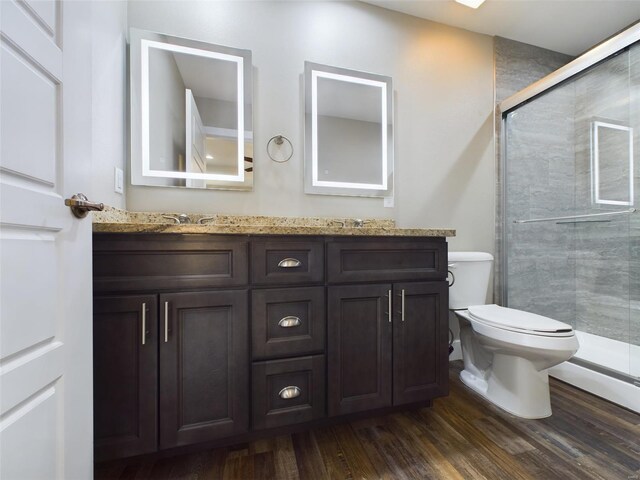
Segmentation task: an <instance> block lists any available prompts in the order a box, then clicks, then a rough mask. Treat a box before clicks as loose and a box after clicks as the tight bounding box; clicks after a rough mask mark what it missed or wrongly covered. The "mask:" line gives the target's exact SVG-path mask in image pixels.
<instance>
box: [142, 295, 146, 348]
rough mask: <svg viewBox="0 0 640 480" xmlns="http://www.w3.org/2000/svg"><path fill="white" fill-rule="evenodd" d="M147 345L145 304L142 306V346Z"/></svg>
mask: <svg viewBox="0 0 640 480" xmlns="http://www.w3.org/2000/svg"><path fill="white" fill-rule="evenodd" d="M146 343H147V304H146V303H143V304H142V344H143V345H144V344H146Z"/></svg>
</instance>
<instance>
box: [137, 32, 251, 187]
mask: <svg viewBox="0 0 640 480" xmlns="http://www.w3.org/2000/svg"><path fill="white" fill-rule="evenodd" d="M160 38H161V39H163V40H165V41H159V40H158V39H160ZM151 48H156V49H159V50H166V51H169V52H178V53H186V54H191V55H196V56H199V57H202V58H210V59H217V60H224V61H229V62H233V63H235V64H236V74H237V77H236V78H237V97H236V102H237V117H238V118H237V126H236V128H237V131H238V135H237V144H238V162H237V165H238V174H237V175H227V174H216V173H194V172H180V171H169V170H153V169H152V168H151V162H150V132H149V102H150V98H149V82H150V78H149V49H151ZM129 65H130V95H131V97H130V101H131V112H130V115H131V158H130V166H131V184H132V185H143V186H162V187H178V188H190V187H188V186H186V185H175V186H174V185H162V184H156V183H154V182H153V180H154V179H156V180H157V179H163V178H164V179H166V178H169V179H185V180H205V181H206V180H212V181H225V182H229V183H228V185H220V186H217V185H216V186H215V187H207V188H203V189H202V190H245V191H247V190H252V188H253V185H245V184H244V182H245V160H244V153H245V143H246V142H247V141H251V142H253V118H252V115H253V101H252V76H251V74H252V72H251V69H252V61H251V50H243V49H238V48H231V47H225V46H221V45H215V44H210V43H206V42H201V41H197V40H189V39H185V38H181V37H175V36H172V35H166V34H163V33H158V32H152V31H147V30H140V29H136V28H131V29H130V61H129ZM246 105H250V109H249V115H245V108H246ZM185 115H186V114H185ZM185 120H186V119H185ZM254 164H255V162H254ZM198 189H199V190H200V188H198Z"/></svg>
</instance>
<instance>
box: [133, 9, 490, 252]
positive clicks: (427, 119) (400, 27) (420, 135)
mask: <svg viewBox="0 0 640 480" xmlns="http://www.w3.org/2000/svg"><path fill="white" fill-rule="evenodd" d="M128 14H129V25H130V26H132V27H137V28H142V29H146V30H152V31H158V32H163V33H167V34H171V35H177V36H182V37H187V38H194V39H198V40H202V41H207V42H211V43H216V44H222V45H228V46H233V47H237V48H246V49H250V50H252V52H253V65H254V120H255V122H254V140H255V142H254V145H255V165H254V166H255V184H254V191H253V192H251V193H244V192H227V191H215V192H211V191H200V190H198V191H186V190H182V189H162V188H154V187H129V188H128V191H127V195H128V197H127V207H128V209H129V210H143V211H152V210H155V211H158V210H161V211H197V212H203V213H231V214H265V215H285V216H297V215H300V216H332V215H339V216H345V215H348V216H353V217H380V218H394V219H395V220H396V222H397V223H398V225H400V226H405V227H408V226H413V227H427V226H447V227H453V228H456V229H457V230H458V237H456V238H455V239H452V240H451V248H452V249H456V250H462V249H474V250H484V251H489V252H492V251H493V248H494V198H493V193H494V167H493V163H494V158H493V154H494V149H493V125H492V124H493V46H492V39H491V37H488V36H485V35H479V34H475V33H471V32H468V31H464V30H460V29H455V28H451V27H448V26H444V25H440V24H437V23H433V22H429V21H426V20H421V19H417V18H414V17H410V16H407V15H404V14H399V13H395V12H390V11H387V10H384V9H381V8H378V7H374V6H371V5H367V4H363V3H359V2H188V1H186V2H177V1H176V2H153V1H133V2H130V3H129V11H128ZM305 60H309V61H313V62H319V63H324V64H329V65H335V66H340V67H346V68H351V69H356V70H363V71H370V72H375V73H379V74H382V75H388V76H391V77H393V81H394V89H395V92H394V99H395V112H394V113H395V135H396V136H395V141H396V155H395V158H396V169H395V174H396V175H395V181H396V184H395V187H396V188H395V191H396V194H395V208H393V209H389V208H384V207H383V201H382V199H370V198H349V197H337V196H336V197H334V196H324V195H322V196H319V195H305V194H304V193H303V175H302V174H303V156H302V153H303V151H304V148H303V118H304V117H303V113H304V112H303V91H302V78H301V75H302V72H303V69H304V61H305ZM276 134H283V135H286V136H287V137H289V138H290V139H291V140H292V142H293V146H294V156H293V158H292V159H291V160H290V161H289V162H288V163H284V164H278V163H274V162H272V161H270V160H269V158H268V156H267V155H266V151H265V149H266V142H267V140H268V139H269V138H271V137H272V136H273V135H276Z"/></svg>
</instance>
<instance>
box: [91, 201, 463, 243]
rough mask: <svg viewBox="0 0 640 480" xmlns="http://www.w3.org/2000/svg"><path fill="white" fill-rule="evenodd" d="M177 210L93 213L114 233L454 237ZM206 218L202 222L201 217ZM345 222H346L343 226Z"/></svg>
mask: <svg viewBox="0 0 640 480" xmlns="http://www.w3.org/2000/svg"><path fill="white" fill-rule="evenodd" d="M177 215H178V214H176V213H166V214H163V213H150V212H149V213H147V212H127V211H125V210H119V209H116V208H113V207H105V210H104V211H103V212H94V213H93V231H94V232H111V233H211V234H227V235H231V234H236V235H336V236H338V235H344V236H396V237H454V236H455V235H456V231H455V230H454V229H451V228H396V226H395V222H394V221H393V220H387V219H364V224H363V226H361V227H356V226H353V225H354V223H355V222H354V220H355V219H353V218H321V217H266V216H234V215H203V214H188V216H189V218H190V219H191V222H192V223H187V224H178V223H172V222H175V221H174V220H172V219H170V218H166V217H167V216H174V217H177ZM200 219H205V220H204V221H203V223H202V224H199V223H197V222H198V220H200ZM343 225H344V226H343Z"/></svg>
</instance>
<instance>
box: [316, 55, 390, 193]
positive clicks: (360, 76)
mask: <svg viewBox="0 0 640 480" xmlns="http://www.w3.org/2000/svg"><path fill="white" fill-rule="evenodd" d="M304 83H305V157H304V164H305V192H306V193H316V194H323V195H354V196H366V197H388V196H391V195H392V194H393V123H392V119H393V88H392V84H391V78H390V77H385V76H383V75H376V74H372V73H364V72H358V71H355V70H347V69H344V68H337V67H330V66H327V65H320V64H317V63H311V62H305V69H304Z"/></svg>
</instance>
